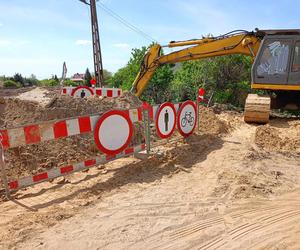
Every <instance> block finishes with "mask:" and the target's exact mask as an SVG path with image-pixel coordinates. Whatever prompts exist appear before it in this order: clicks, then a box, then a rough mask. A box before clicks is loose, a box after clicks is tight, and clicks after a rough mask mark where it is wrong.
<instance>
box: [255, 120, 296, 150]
mask: <svg viewBox="0 0 300 250" xmlns="http://www.w3.org/2000/svg"><path fill="white" fill-rule="evenodd" d="M255 143H256V145H258V146H259V147H260V148H262V149H264V150H266V151H277V152H293V153H300V121H299V120H298V121H297V120H288V121H287V120H286V119H276V120H274V121H271V122H270V124H267V125H264V126H259V127H258V128H257V129H256V133H255Z"/></svg>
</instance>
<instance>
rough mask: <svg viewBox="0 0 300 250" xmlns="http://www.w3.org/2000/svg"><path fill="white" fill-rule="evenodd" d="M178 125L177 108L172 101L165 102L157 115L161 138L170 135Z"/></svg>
mask: <svg viewBox="0 0 300 250" xmlns="http://www.w3.org/2000/svg"><path fill="white" fill-rule="evenodd" d="M175 125H176V110H175V108H174V105H173V104H172V103H170V102H165V103H163V104H162V105H161V106H160V107H159V109H158V111H157V115H156V131H157V134H158V135H159V136H160V137H161V138H168V137H170V136H171V135H172V134H173V132H174V129H175Z"/></svg>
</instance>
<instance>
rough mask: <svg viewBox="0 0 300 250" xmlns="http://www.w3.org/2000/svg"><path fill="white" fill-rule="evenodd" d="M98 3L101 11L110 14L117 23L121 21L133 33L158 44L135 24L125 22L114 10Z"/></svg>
mask: <svg viewBox="0 0 300 250" xmlns="http://www.w3.org/2000/svg"><path fill="white" fill-rule="evenodd" d="M97 3H98V4H99V6H100V8H101V9H103V10H104V11H105V12H106V13H107V14H109V15H110V16H112V17H113V18H115V19H116V20H117V21H119V22H120V23H122V24H123V25H125V26H126V27H127V28H129V29H131V30H132V31H134V32H136V33H137V34H139V35H141V36H143V37H144V38H145V39H147V40H149V41H150V42H157V41H156V40H155V39H154V38H153V37H151V36H150V35H148V34H146V33H145V32H144V31H142V30H141V29H139V28H138V27H136V26H134V25H133V24H131V23H130V22H128V21H127V20H125V19H124V18H123V17H121V16H120V15H118V14H117V13H116V12H114V11H113V10H111V9H110V8H108V7H107V6H106V5H104V4H103V3H101V2H100V1H99V2H97Z"/></svg>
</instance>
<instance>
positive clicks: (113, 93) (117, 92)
mask: <svg viewBox="0 0 300 250" xmlns="http://www.w3.org/2000/svg"><path fill="white" fill-rule="evenodd" d="M79 88H84V89H88V90H89V91H90V92H91V93H92V95H97V96H103V97H119V96H121V95H122V90H121V89H117V88H92V87H87V86H79V87H63V88H62V90H61V94H62V95H68V96H74V91H75V90H77V89H79Z"/></svg>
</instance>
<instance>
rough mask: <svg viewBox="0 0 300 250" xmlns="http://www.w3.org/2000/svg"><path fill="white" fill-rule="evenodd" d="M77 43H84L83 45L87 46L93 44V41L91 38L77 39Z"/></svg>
mask: <svg viewBox="0 0 300 250" xmlns="http://www.w3.org/2000/svg"><path fill="white" fill-rule="evenodd" d="M75 44H76V45H83V46H86V45H91V44H92V41H90V40H77V41H76V42H75Z"/></svg>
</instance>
